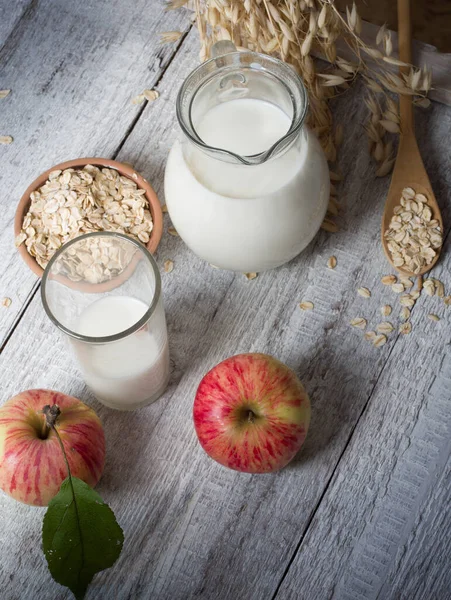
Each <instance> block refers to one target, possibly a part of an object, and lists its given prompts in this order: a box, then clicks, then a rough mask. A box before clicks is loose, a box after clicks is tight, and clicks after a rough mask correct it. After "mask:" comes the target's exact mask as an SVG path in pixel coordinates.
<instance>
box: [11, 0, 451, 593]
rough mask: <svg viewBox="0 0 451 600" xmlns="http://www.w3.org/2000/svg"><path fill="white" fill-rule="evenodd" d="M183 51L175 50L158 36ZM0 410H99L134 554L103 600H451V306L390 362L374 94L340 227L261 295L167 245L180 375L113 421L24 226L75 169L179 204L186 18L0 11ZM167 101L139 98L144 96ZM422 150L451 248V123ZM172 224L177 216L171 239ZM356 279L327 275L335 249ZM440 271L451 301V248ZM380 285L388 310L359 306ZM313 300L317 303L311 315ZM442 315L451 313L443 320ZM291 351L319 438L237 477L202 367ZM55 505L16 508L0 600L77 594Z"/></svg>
mask: <svg viewBox="0 0 451 600" xmlns="http://www.w3.org/2000/svg"><path fill="white" fill-rule="evenodd" d="M176 29H180V30H182V31H183V32H184V35H183V37H182V38H181V39H180V40H179V41H178V42H177V43H174V44H169V45H160V43H159V33H160V32H163V31H168V30H176ZM0 44H1V53H0V61H1V62H0V64H1V72H0V89H4V88H11V89H12V93H11V94H10V95H9V96H8V97H7V98H6V99H4V100H1V105H0V108H1V113H0V114H1V117H0V124H1V132H0V133H1V134H2V135H5V134H10V135H12V136H13V137H14V142H13V143H12V144H11V145H9V146H0V160H1V165H2V166H1V169H0V181H1V190H2V194H1V198H0V202H1V205H2V220H1V225H0V298H3V297H9V298H11V299H12V304H11V306H9V308H6V307H0V334H1V341H2V350H3V353H2V356H1V383H0V386H1V401H2V402H3V401H5V400H6V399H7V398H9V397H10V396H12V395H13V394H15V393H18V392H19V391H21V390H24V389H27V388H35V387H48V388H54V389H58V390H60V391H62V392H65V393H69V394H73V395H75V396H78V397H80V398H81V399H83V400H85V401H86V402H88V403H89V404H91V405H92V406H93V407H94V408H95V409H96V410H97V411H98V413H99V415H100V417H101V419H102V421H103V424H104V427H105V433H106V438H107V462H106V468H105V473H104V475H103V477H102V480H101V482H100V484H99V486H98V491H99V493H100V494H101V495H102V496H103V497H104V499H105V500H106V501H107V502H108V503H109V504H110V505H111V507H112V508H113V510H114V511H115V513H116V516H117V518H118V521H119V522H120V524H121V526H122V527H123V529H124V532H125V536H126V541H125V545H124V549H123V552H122V555H121V557H120V559H119V561H118V562H117V564H116V565H115V566H114V567H113V568H112V569H110V570H108V571H105V572H103V573H102V574H100V575H98V576H97V577H96V578H95V580H94V582H93V584H92V586H91V587H90V590H89V592H88V596H87V597H88V598H105V599H112V598H114V599H123V598H124V599H125V598H130V599H137V598H145V599H147V598H153V599H159V600H163V599H168V600H177V599H187V598H205V599H208V600H210V599H214V600H216V599H221V600H222V599H226V598H227V599H230V600H251V599H255V600H270V599H273V598H276V599H277V600H281V599H284V600H285V599H302V600H303V599H315V600H323V599H329V598H336V599H340V600H341V599H343V600H344V599H346V600H348V599H349V600H351V599H352V600H372V599H376V598H378V599H380V600H399V599H406V600H407V599H408V600H446V599H449V598H450V597H451V591H450V590H451V568H450V567H451V563H450V548H451V529H450V515H451V506H450V490H451V478H450V471H451V461H450V455H451V452H450V451H451V435H450V434H451V344H450V342H451V334H450V330H451V329H450V324H451V308H448V309H447V308H446V307H445V306H444V304H443V302H442V301H440V300H439V299H438V298H436V297H434V298H430V297H428V296H426V295H425V294H423V295H422V296H421V298H420V299H419V301H418V302H417V303H416V305H415V307H414V309H413V310H412V328H413V330H412V333H411V334H410V335H399V334H398V333H394V334H392V335H391V336H390V337H389V342H388V343H387V344H386V345H385V346H383V347H382V348H380V349H377V348H374V347H373V346H372V345H371V344H370V343H368V342H367V341H365V340H364V339H363V334H362V332H361V331H360V330H356V329H354V328H352V327H350V325H349V321H350V320H351V319H352V318H354V317H356V316H363V317H365V318H366V319H368V322H369V325H370V327H371V328H372V329H374V327H375V326H376V325H377V323H379V322H381V321H382V320H384V319H383V318H382V316H381V314H380V307H381V306H382V305H383V304H391V305H392V306H393V315H392V317H391V318H390V320H391V321H393V322H394V323H395V324H399V317H398V315H399V310H400V308H401V307H400V305H399V302H398V297H397V296H396V295H395V294H394V293H393V292H392V291H391V290H390V289H389V288H386V287H384V286H382V284H381V283H380V279H381V276H382V275H384V274H387V273H388V272H389V268H388V265H387V262H386V260H385V258H384V256H383V254H382V250H381V247H380V243H379V224H380V219H381V214H382V207H383V201H384V197H385V195H386V193H387V189H388V185H389V180H388V178H385V179H376V178H375V177H374V166H373V164H372V163H371V160H370V158H369V157H368V153H367V140H366V134H365V132H364V130H363V127H362V125H363V124H364V123H365V120H366V109H365V107H364V105H363V90H362V89H354V90H352V91H350V92H349V93H347V94H345V95H344V96H342V97H341V99H340V100H339V102H337V104H336V106H335V108H334V110H335V114H336V119H337V122H340V121H341V122H343V123H344V124H345V142H344V144H343V147H342V149H341V152H340V160H339V164H340V169H341V170H342V172H343V173H345V174H346V178H345V181H344V182H343V183H342V185H341V189H340V197H341V198H342V199H343V202H344V205H345V209H344V210H343V212H342V214H341V216H340V217H339V222H340V231H339V232H338V233H336V234H326V233H325V232H321V233H320V234H319V235H318V236H317V237H316V238H315V240H314V242H313V243H312V244H310V246H309V247H308V249H307V250H306V251H304V252H303V253H302V254H301V255H300V256H299V257H298V258H296V259H295V260H293V261H292V262H291V263H290V264H288V265H286V266H284V267H282V268H279V269H277V270H274V271H270V272H267V273H262V274H260V275H259V277H258V278H257V279H255V280H253V281H248V280H247V279H246V278H245V277H244V276H243V275H240V274H234V273H231V272H224V271H219V270H215V269H212V268H211V267H210V266H209V265H208V264H205V263H204V262H202V261H201V260H200V259H198V258H196V257H195V256H194V255H193V254H192V253H191V252H190V251H189V250H188V249H187V248H186V246H185V245H184V244H183V242H182V241H181V240H180V239H179V238H174V237H172V236H169V235H167V234H165V235H164V238H163V241H162V243H161V246H160V248H159V250H158V253H157V259H158V262H159V264H160V266H161V265H162V264H163V262H164V260H165V259H167V258H170V259H172V260H173V261H174V271H173V272H172V273H170V274H167V273H164V272H163V273H162V277H163V291H164V298H165V304H166V311H167V317H168V327H169V335H170V344H171V362H172V378H171V382H170V386H169V388H168V390H167V392H166V394H165V395H164V397H162V398H161V399H160V400H159V401H158V402H156V403H155V404H153V405H152V406H150V407H148V408H146V409H143V410H140V411H137V412H134V413H120V412H115V411H112V410H108V409H107V408H105V407H103V406H102V405H101V404H99V403H98V402H97V401H96V400H95V399H94V398H93V397H92V396H91V395H90V393H89V392H88V390H87V389H86V387H85V385H84V383H83V381H82V380H81V378H80V374H79V373H78V371H77V367H76V365H75V362H74V360H73V359H72V357H71V355H70V353H69V352H68V349H67V348H66V346H65V343H64V340H62V339H61V337H60V336H59V335H58V333H57V331H56V330H55V328H54V327H53V325H52V324H51V323H50V321H49V320H48V318H47V317H46V315H45V314H44V310H43V308H42V305H41V300H40V296H39V293H38V292H39V281H37V280H36V278H35V276H34V275H33V274H32V273H31V272H30V271H29V270H28V269H27V267H26V266H25V265H24V264H23V263H22V261H21V260H20V259H19V256H18V254H17V251H16V249H15V248H14V243H13V216H14V211H15V207H16V204H17V202H18V199H19V198H20V196H21V194H22V193H23V191H24V189H25V188H26V187H27V185H28V184H29V182H30V181H31V180H33V179H34V178H35V177H36V176H37V175H38V174H39V173H40V172H42V171H43V170H44V169H46V168H48V167H49V166H51V165H53V164H55V163H57V162H60V161H62V160H65V159H69V158H74V157H79V156H106V157H114V158H117V159H118V160H121V161H126V162H130V163H132V164H133V165H134V166H135V167H136V168H137V169H138V170H139V171H140V172H141V173H142V174H143V175H144V176H145V177H147V178H148V179H149V180H150V181H151V182H152V184H153V185H154V187H155V189H156V191H157V193H158V194H159V196H160V198H161V200H163V185H162V184H163V170H164V164H165V159H166V157H167V154H168V150H169V148H170V146H171V144H172V142H173V140H174V139H175V137H176V136H177V135H178V127H177V123H176V118H175V104H174V103H175V97H176V94H177V91H178V88H179V86H180V84H181V82H182V81H183V79H184V78H185V77H186V75H187V74H188V73H189V72H190V71H191V70H192V68H193V67H194V66H195V65H196V64H197V63H198V40H197V36H196V32H195V30H194V29H193V28H192V27H191V22H190V19H189V15H188V13H187V12H185V11H184V10H181V11H175V12H174V11H171V12H165V11H164V2H163V1H158V2H157V1H149V0H135V1H134V2H125V1H123V0H109V1H108V2H107V1H106V0H85V1H84V2H81V1H78V2H67V1H66V0H41V1H40V2H36V1H35V0H16V1H15V2H8V1H7V0H1V2H0ZM154 87H155V88H156V89H158V90H159V92H160V94H161V95H160V98H159V99H158V100H157V101H155V102H153V103H144V104H142V105H139V106H136V105H133V104H132V103H131V99H132V98H133V97H134V96H136V95H137V94H138V93H140V92H141V91H142V89H144V88H154ZM417 129H418V132H419V144H420V148H421V150H422V153H423V156H424V159H425V162H426V166H427V168H428V170H429V173H430V175H431V180H432V183H433V187H434V189H435V193H436V196H437V198H438V200H439V202H440V204H441V208H442V210H443V215H444V219H445V223H446V232H445V233H446V234H449V223H450V218H451V198H450V192H449V190H450V189H451V170H450V168H449V166H450V164H451V152H450V148H451V145H450V141H449V136H450V131H451V109H450V108H447V107H445V106H443V105H439V104H435V103H434V104H433V106H432V107H431V108H430V109H429V110H428V111H426V112H418V115H417ZM168 225H169V220H168V217H166V222H165V229H167V227H168ZM331 255H335V256H336V257H337V259H338V266H337V268H336V269H335V270H333V271H332V270H330V269H327V268H326V262H327V259H328V257H329V256H331ZM434 276H435V277H437V278H439V279H440V280H442V281H443V282H444V283H445V286H446V287H447V293H448V294H449V293H451V236H449V235H447V238H446V242H445V247H444V251H443V259H442V260H441V261H440V263H439V265H438V266H437V268H436V269H435V271H434ZM359 286H365V287H368V288H369V289H370V290H371V292H372V297H371V298H370V299H363V298H361V297H360V296H359V295H357V293H356V288H358V287H359ZM302 300H311V301H312V302H314V304H315V309H314V310H313V311H309V312H302V311H301V310H300V309H299V307H298V304H299V302H300V301H302ZM429 313H436V314H438V315H439V316H440V318H441V320H440V322H438V323H436V322H433V321H431V320H429V319H428V318H427V315H428V314H429ZM249 351H260V352H267V353H270V354H273V355H275V356H277V357H278V358H279V359H281V360H283V361H285V362H286V363H287V364H288V365H290V366H291V367H293V368H294V369H295V370H296V371H297V373H298V374H299V376H300V377H301V378H302V380H303V382H304V383H305V385H306V388H307V390H308V392H309V394H310V396H311V399H312V407H313V414H312V424H311V430H310V432H309V435H308V438H307V442H306V444H305V446H304V448H303V449H302V451H301V452H300V453H299V455H298V457H297V458H296V459H295V461H294V462H293V463H292V464H291V465H289V466H288V467H287V468H286V469H284V470H282V471H281V472H279V473H275V474H273V475H266V476H252V475H248V474H240V473H236V472H234V471H229V470H226V469H225V468H223V467H221V466H219V465H218V464H216V463H215V462H213V461H212V460H210V459H209V458H208V456H207V455H206V454H205V453H204V452H203V451H202V450H201V448H200V446H199V444H198V442H197V439H196V436H195V433H194V429H193V425H192V419H191V410H192V403H193V398H194V393H195V390H196V387H197V384H198V383H199V381H200V379H201V377H202V375H203V374H204V373H205V372H206V371H207V370H208V369H209V368H211V367H212V366H213V365H214V364H216V363H217V362H219V361H220V360H221V359H224V358H225V357H227V356H230V355H232V354H235V353H238V352H249ZM42 516H43V510H41V509H36V508H30V507H28V506H25V505H21V504H18V503H16V502H15V501H14V500H12V499H10V498H9V497H6V496H5V495H3V494H2V495H0V553H1V562H0V590H1V595H2V598H5V599H7V600H13V599H14V600H15V599H19V598H20V599H21V600H29V599H40V598H45V599H46V600H49V599H53V598H68V597H70V594H69V593H68V592H67V591H66V590H65V589H64V588H62V587H60V586H58V585H57V584H56V583H54V582H53V580H52V579H51V577H50V575H49V572H48V570H47V567H46V563H45V559H44V556H43V553H42V550H41V548H40V530H41V522H42Z"/></svg>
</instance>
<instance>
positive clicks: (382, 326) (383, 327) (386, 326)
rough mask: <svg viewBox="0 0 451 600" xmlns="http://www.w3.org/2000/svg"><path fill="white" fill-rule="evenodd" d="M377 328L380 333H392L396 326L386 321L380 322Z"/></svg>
mask: <svg viewBox="0 0 451 600" xmlns="http://www.w3.org/2000/svg"><path fill="white" fill-rule="evenodd" d="M376 329H377V331H378V332H379V333H391V332H392V331H393V329H394V327H393V325H392V324H391V323H390V322H389V321H384V322H383V323H379V325H378V326H377V327H376Z"/></svg>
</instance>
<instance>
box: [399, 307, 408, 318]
mask: <svg viewBox="0 0 451 600" xmlns="http://www.w3.org/2000/svg"><path fill="white" fill-rule="evenodd" d="M400 315H401V319H402V320H403V321H407V319H410V308H407V306H404V307H403V308H402V310H401V313H400Z"/></svg>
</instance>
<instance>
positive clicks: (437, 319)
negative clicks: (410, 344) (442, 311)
mask: <svg viewBox="0 0 451 600" xmlns="http://www.w3.org/2000/svg"><path fill="white" fill-rule="evenodd" d="M428 318H429V319H431V321H440V317H438V316H437V315H433V314H430V315H428Z"/></svg>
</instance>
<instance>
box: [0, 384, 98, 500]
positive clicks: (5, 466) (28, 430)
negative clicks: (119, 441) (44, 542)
mask: <svg viewBox="0 0 451 600" xmlns="http://www.w3.org/2000/svg"><path fill="white" fill-rule="evenodd" d="M47 404H48V405H50V406H52V405H54V404H56V405H57V406H58V407H59V408H60V411H61V414H60V415H59V417H58V420H57V430H58V433H59V435H60V438H61V440H62V443H63V445H64V449H65V451H66V455H67V459H68V462H69V466H70V470H71V473H72V475H73V476H74V477H78V478H79V479H82V480H83V481H85V482H86V483H87V484H88V485H90V486H95V485H96V483H97V482H98V481H99V479H100V476H101V474H102V471H103V466H104V462H105V436H104V433H103V428H102V424H101V423H100V420H99V418H98V417H97V415H96V413H95V412H94V411H93V410H92V408H89V407H88V406H86V404H84V403H83V402H81V401H80V400H77V398H73V397H72V396H66V395H64V394H61V393H59V392H54V391H52V390H27V391H26V392H22V393H21V394H18V395H17V396H14V398H11V399H10V400H8V401H7V402H6V403H5V404H4V405H3V406H1V407H0V488H1V489H2V490H3V491H4V492H6V493H7V494H9V495H10V496H12V497H13V498H15V499H16V500H19V501H20V502H25V503H26V504H33V505H35V506H47V504H48V503H49V502H50V500H51V499H52V498H53V497H54V496H55V495H56V494H57V493H58V491H59V489H60V486H61V483H62V482H63V480H64V479H66V477H67V475H68V472H67V466H66V463H65V461H64V455H63V453H62V451H61V447H60V446H59V442H58V439H57V436H56V435H55V433H54V431H52V430H51V429H50V428H49V427H48V426H47V425H46V419H45V417H44V414H43V413H42V409H43V408H44V406H45V405H47Z"/></svg>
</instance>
